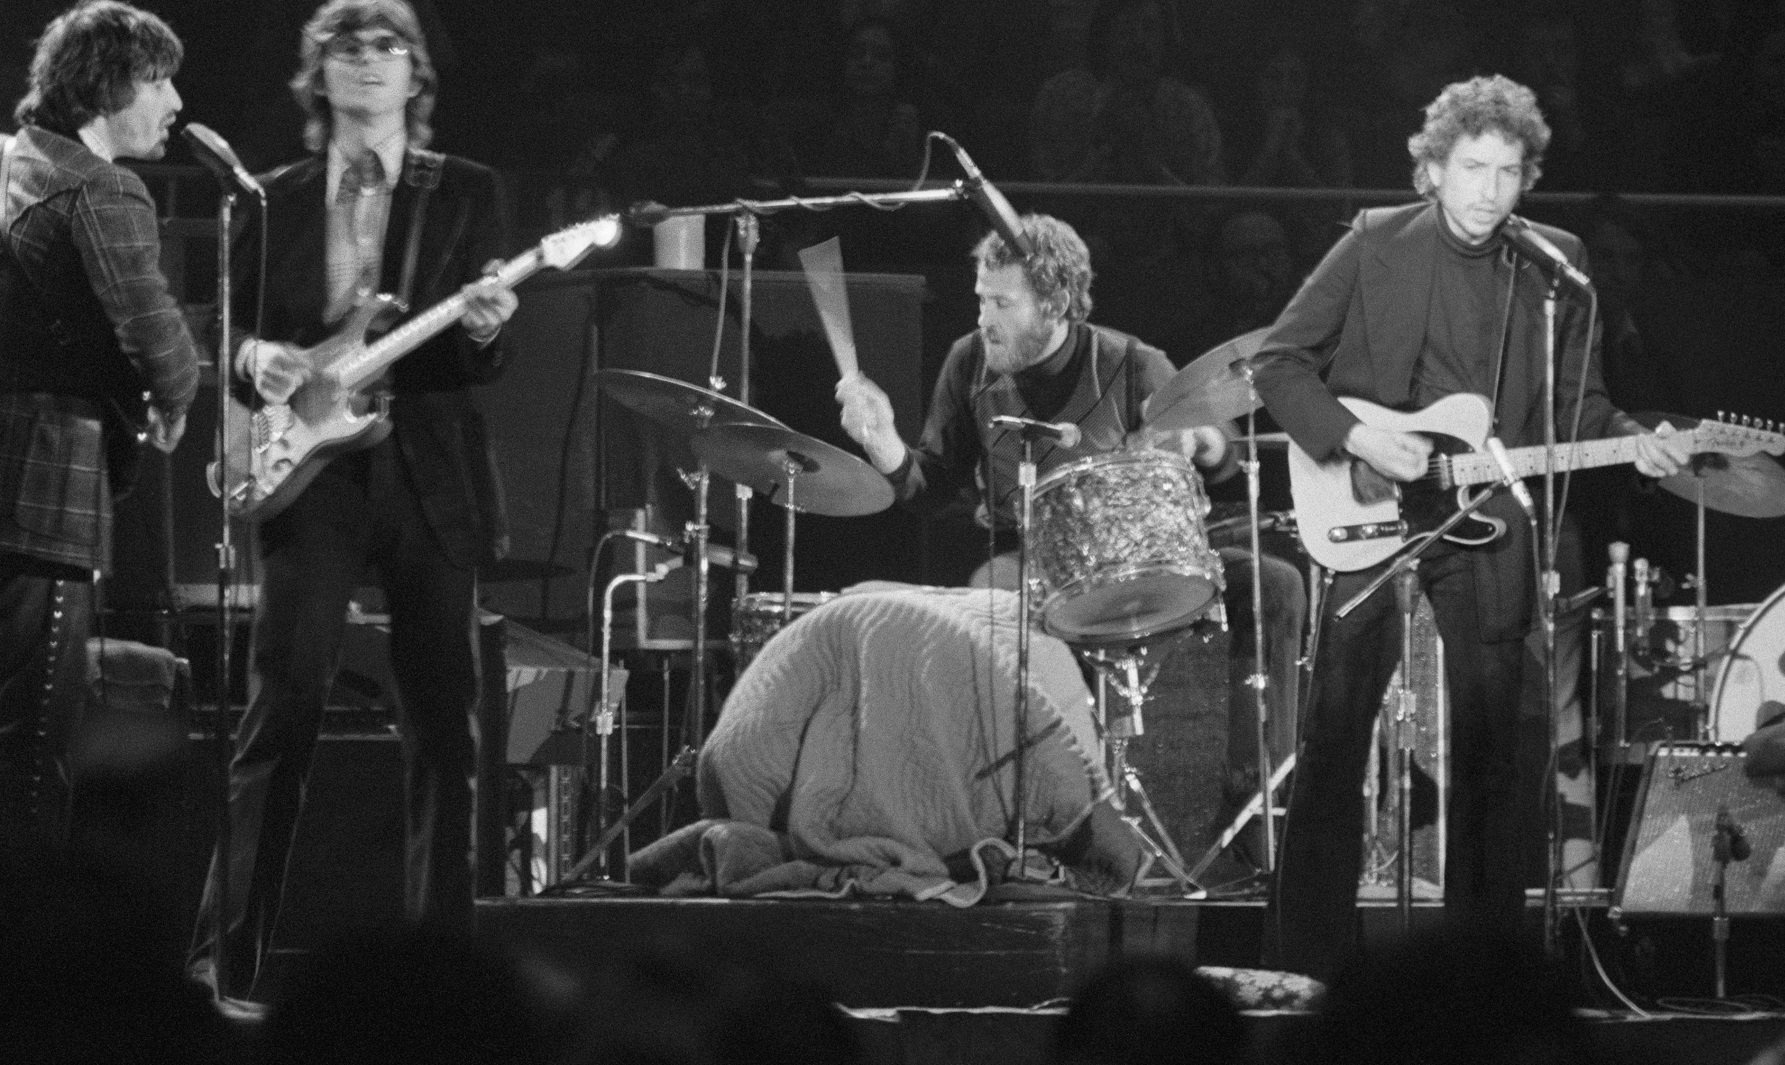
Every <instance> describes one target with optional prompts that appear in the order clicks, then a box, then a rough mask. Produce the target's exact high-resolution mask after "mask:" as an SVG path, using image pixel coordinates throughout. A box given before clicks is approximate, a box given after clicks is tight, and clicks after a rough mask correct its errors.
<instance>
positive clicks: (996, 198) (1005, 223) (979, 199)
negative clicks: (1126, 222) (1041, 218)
mask: <svg viewBox="0 0 1785 1065" xmlns="http://www.w3.org/2000/svg"><path fill="white" fill-rule="evenodd" d="M943 139H944V140H946V141H948V145H949V147H951V148H953V149H954V157H955V159H956V160H958V161H959V162H960V164H961V170H963V171H964V172H965V173H966V175H967V180H966V182H965V184H964V187H965V188H966V190H967V198H968V199H969V200H972V201H973V206H975V207H977V208H979V213H980V214H983V215H985V216H986V220H987V221H989V222H991V223H992V228H993V229H995V230H997V231H998V235H999V236H1000V237H1003V238H1004V243H1006V244H1008V245H1010V246H1011V247H1013V248H1015V249H1016V250H1017V254H1019V255H1023V256H1029V255H1033V254H1035V245H1034V244H1031V243H1030V242H1029V238H1028V237H1026V236H1024V235H1023V227H1022V223H1020V222H1018V221H1017V217H1016V209H1015V208H1013V207H1011V206H1010V201H1009V200H1007V199H1005V198H1004V194H1003V193H1001V192H999V191H998V190H997V188H995V187H994V186H993V185H992V183H991V182H989V181H987V180H986V179H985V175H984V174H982V173H980V172H979V168H978V167H977V166H974V165H973V159H972V158H971V157H970V156H968V154H967V149H965V148H963V147H961V146H960V145H959V144H956V143H955V141H954V138H953V137H949V136H947V135H946V134H945V135H943ZM1068 446H1070V445H1068Z"/></svg>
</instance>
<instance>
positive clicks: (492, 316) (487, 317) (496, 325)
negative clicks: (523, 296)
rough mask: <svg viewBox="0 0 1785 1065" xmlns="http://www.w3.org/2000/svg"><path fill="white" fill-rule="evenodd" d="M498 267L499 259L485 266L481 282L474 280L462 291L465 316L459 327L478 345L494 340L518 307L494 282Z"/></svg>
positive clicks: (508, 292) (515, 298)
mask: <svg viewBox="0 0 1785 1065" xmlns="http://www.w3.org/2000/svg"><path fill="white" fill-rule="evenodd" d="M501 266H502V262H501V260H499V259H498V260H492V261H491V262H490V263H489V265H487V266H485V267H484V274H485V276H484V278H483V280H481V281H474V282H472V283H471V284H469V285H466V286H465V288H464V296H465V313H464V314H461V315H459V324H460V325H463V326H464V327H465V332H467V333H469V334H471V339H472V340H474V341H476V342H477V343H479V344H488V343H489V342H490V341H492V340H494V339H496V334H497V333H499V332H501V331H502V326H503V324H504V323H506V322H507V321H508V319H509V318H510V317H512V316H513V315H514V311H515V308H516V307H519V306H520V305H521V301H520V297H518V296H516V295H515V294H514V292H513V291H511V290H510V289H507V288H504V287H503V286H502V285H501V283H499V282H498V281H496V280H495V278H494V276H493V275H494V273H495V271H496V270H497V269H498V268H500V267H501Z"/></svg>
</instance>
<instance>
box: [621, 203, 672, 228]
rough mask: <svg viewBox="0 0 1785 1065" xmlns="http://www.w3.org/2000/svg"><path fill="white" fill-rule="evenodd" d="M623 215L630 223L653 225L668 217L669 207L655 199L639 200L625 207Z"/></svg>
mask: <svg viewBox="0 0 1785 1065" xmlns="http://www.w3.org/2000/svg"><path fill="white" fill-rule="evenodd" d="M623 217H624V218H625V219H626V221H627V223H628V224H630V225H635V226H654V225H656V224H657V223H659V222H661V221H663V220H664V219H665V218H668V217H669V208H667V207H665V206H663V205H662V204H660V203H658V202H657V201H655V200H639V201H638V202H637V203H635V204H633V205H632V206H631V207H628V208H626V212H625V214H624V216H623Z"/></svg>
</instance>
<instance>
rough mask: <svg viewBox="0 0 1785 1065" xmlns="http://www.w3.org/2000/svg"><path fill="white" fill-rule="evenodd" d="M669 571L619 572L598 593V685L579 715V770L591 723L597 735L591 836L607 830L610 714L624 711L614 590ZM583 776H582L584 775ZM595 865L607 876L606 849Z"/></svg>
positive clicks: (585, 755)
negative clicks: (616, 662) (616, 660)
mask: <svg viewBox="0 0 1785 1065" xmlns="http://www.w3.org/2000/svg"><path fill="white" fill-rule="evenodd" d="M668 572H669V571H668V570H667V569H666V568H663V567H658V568H657V569H654V570H652V571H651V572H649V573H619V574H615V575H614V577H613V579H612V580H610V581H608V582H607V588H606V590H605V591H604V592H603V593H602V596H601V657H600V662H601V686H600V689H599V695H598V701H597V702H596V704H595V705H594V706H593V707H591V708H590V710H589V712H587V713H585V714H584V715H583V737H582V738H583V771H584V773H585V774H586V773H587V772H588V768H589V763H590V757H589V756H590V750H589V732H590V729H591V726H593V730H594V732H595V734H596V736H598V737H600V740H599V746H600V753H599V755H598V756H597V757H598V758H599V759H600V762H599V768H598V769H597V770H596V774H595V776H596V786H595V835H596V837H597V838H600V837H602V836H604V835H606V833H607V795H608V762H609V758H608V740H609V737H611V736H612V735H613V732H614V715H615V712H616V709H618V711H619V712H620V713H624V712H625V711H624V707H625V699H626V677H627V672H626V670H623V669H621V670H616V669H615V668H614V665H613V657H612V656H613V634H614V592H615V590H617V589H618V588H619V587H620V586H621V585H623V584H655V583H657V582H658V581H660V580H662V579H663V578H664V576H665V575H666V574H667V573H668ZM616 673H617V674H618V675H619V681H620V685H619V688H620V690H619V693H618V697H617V698H616V696H615V692H614V679H615V674H616ZM585 779H586V777H585ZM595 868H596V870H597V874H598V878H599V879H602V880H608V879H611V877H610V876H609V873H608V866H607V848H606V847H602V848H601V849H600V850H598V851H596V852H595Z"/></svg>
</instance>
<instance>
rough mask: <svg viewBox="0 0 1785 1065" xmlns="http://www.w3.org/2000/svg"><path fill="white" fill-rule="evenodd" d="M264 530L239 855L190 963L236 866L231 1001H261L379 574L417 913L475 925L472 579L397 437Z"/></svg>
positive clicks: (216, 872) (229, 859)
mask: <svg viewBox="0 0 1785 1065" xmlns="http://www.w3.org/2000/svg"><path fill="white" fill-rule="evenodd" d="M260 532H261V538H262V539H261V543H262V567H263V585H262V593H261V595H262V602H261V609H260V614H259V616H258V618H257V619H256V622H255V629H254V640H253V653H252V659H253V677H252V686H253V690H252V699H251V702H250V705H249V707H248V712H247V716H246V717H245V718H244V719H243V721H242V725H241V730H240V732H239V733H238V734H237V736H236V750H235V757H234V760H233V761H232V762H231V764H230V781H229V794H230V800H229V807H230V810H229V812H230V838H229V852H228V853H227V854H223V853H218V854H217V855H216V856H215V857H214V858H213V860H212V863H211V871H210V878H209V881H208V883H207V884H206V887H205V894H204V900H203V902H202V904H201V906H200V910H199V926H198V929H197V934H196V938H195V941H194V947H193V955H192V961H193V962H194V963H195V964H196V963H200V962H202V961H203V960H204V959H206V958H208V957H211V956H212V955H213V954H214V952H215V949H216V945H215V943H214V941H213V940H214V935H213V933H214V929H215V927H216V919H217V909H218V901H219V900H218V894H219V891H218V889H219V886H220V880H221V877H222V876H223V874H224V870H227V871H228V875H229V908H228V914H227V921H226V928H227V933H226V934H227V941H226V942H225V944H224V947H225V949H226V950H228V951H229V968H230V973H231V980H230V983H231V985H232V986H231V987H230V988H226V989H225V990H226V991H228V992H230V993H235V992H237V991H238V990H240V991H244V992H246V991H251V989H252V979H253V977H254V976H255V975H256V974H257V973H258V972H259V971H260V969H261V966H262V964H263V963H264V961H265V959H266V956H267V954H268V952H269V951H270V949H271V947H272V944H273V939H274V936H275V935H276V933H277V918H278V914H279V904H280V895H281V893H282V891H283V889H284V883H285V875H286V868H287V865H288V863H289V861H290V857H291V848H292V842H293V840H294V838H295V837H296V833H297V824H298V817H299V815H300V814H301V813H302V811H303V807H304V796H305V790H306V782H307V778H308V776H309V772H310V765H311V760H312V756H313V755H314V753H315V749H316V742H317V736H318V733H319V732H320V731H321V726H322V713H323V709H324V705H325V704H326V702H327V699H328V695H329V689H330V686H331V685H332V683H333V681H334V676H335V672H336V669H337V667H338V665H339V658H340V650H341V641H342V637H343V634H344V631H345V628H346V620H347V605H348V601H349V600H350V598H351V597H352V595H353V592H354V590H355V588H356V587H358V586H359V585H360V584H361V582H362V578H363V577H365V576H367V575H368V571H370V574H372V575H375V576H376V578H377V581H378V583H379V584H380V586H381V587H382V588H383V590H384V594H385V601H386V605H387V607H388V609H389V611H390V626H391V633H390V635H391V640H390V653H391V669H392V673H393V675H394V676H395V678H396V681H397V695H398V700H399V704H400V707H399V715H398V721H397V724H398V729H399V732H400V733H401V738H402V752H403V770H404V779H403V782H402V787H403V789H404V791H403V796H404V811H405V812H404V817H405V820H404V825H405V834H406V852H405V875H404V895H405V899H404V908H405V915H406V916H407V917H408V918H410V919H412V920H425V921H429V922H434V923H440V924H443V925H446V926H450V927H457V928H461V929H463V930H466V931H468V930H469V929H470V925H471V920H472V891H473V888H472V870H471V848H472V842H471V789H472V784H471V780H472V772H473V762H474V759H473V739H472V721H473V715H474V713H475V711H476V707H477V700H478V692H479V688H478V671H479V663H478V657H477V635H476V575H475V573H474V571H472V570H470V569H465V568H462V567H459V566H457V565H454V564H453V563H452V562H451V561H450V560H449V559H448V558H447V557H446V555H445V554H444V553H443V552H442V551H441V549H440V546H439V544H438V542H437V540H436V539H435V537H434V535H433V533H432V532H431V530H430V529H429V528H428V526H427V523H426V522H425V520H424V519H423V516H422V513H421V510H420V507H419V503H418V500H417V497H416V492H415V488H414V486H413V485H412V484H410V483H409V479H408V476H407V474H406V473H405V472H404V471H403V469H402V464H401V462H400V460H399V458H398V454H397V450H396V447H395V445H394V444H392V443H391V442H390V441H388V440H387V441H385V442H384V443H382V444H379V445H377V446H376V447H374V448H372V449H371V450H369V451H364V452H356V453H353V454H350V455H345V456H341V457H339V458H336V459H334V460H333V461H332V462H330V463H329V464H328V465H327V466H326V467H324V469H323V471H322V473H321V474H320V475H319V476H318V477H317V478H316V480H315V481H313V482H312V483H311V484H310V485H309V486H308V487H307V488H305V489H304V491H303V493H302V494H301V495H300V496H299V497H298V498H297V499H296V500H295V501H294V502H293V503H292V505H291V506H290V507H289V508H288V509H286V510H285V511H283V512H281V513H280V514H278V515H276V516H275V517H273V518H271V519H269V520H268V521H266V522H265V523H263V525H262V526H261V529H260ZM393 786H395V782H393Z"/></svg>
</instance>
